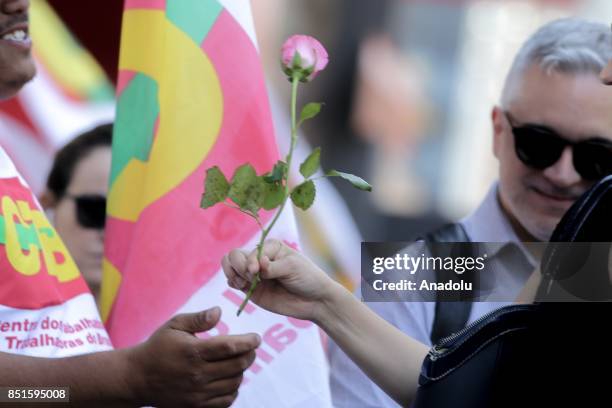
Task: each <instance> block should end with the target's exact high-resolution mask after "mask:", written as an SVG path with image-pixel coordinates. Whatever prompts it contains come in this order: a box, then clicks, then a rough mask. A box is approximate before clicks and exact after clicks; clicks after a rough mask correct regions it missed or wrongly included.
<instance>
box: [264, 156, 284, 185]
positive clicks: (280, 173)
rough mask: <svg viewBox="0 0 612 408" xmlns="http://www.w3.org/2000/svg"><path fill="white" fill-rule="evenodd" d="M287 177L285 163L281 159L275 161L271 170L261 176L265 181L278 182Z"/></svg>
mask: <svg viewBox="0 0 612 408" xmlns="http://www.w3.org/2000/svg"><path fill="white" fill-rule="evenodd" d="M286 178H287V163H285V162H284V161H282V160H279V161H277V162H276V164H275V165H274V167H273V168H272V171H271V172H269V173H266V174H265V175H264V176H263V180H264V181H265V182H266V183H279V182H281V181H282V180H284V179H286Z"/></svg>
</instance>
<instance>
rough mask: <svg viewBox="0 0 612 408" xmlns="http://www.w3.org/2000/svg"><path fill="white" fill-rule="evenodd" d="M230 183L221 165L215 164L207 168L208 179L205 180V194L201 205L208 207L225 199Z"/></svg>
mask: <svg viewBox="0 0 612 408" xmlns="http://www.w3.org/2000/svg"><path fill="white" fill-rule="evenodd" d="M229 189H230V185H229V183H228V182H227V179H226V178H225V176H224V175H223V172H222V171H221V170H220V169H219V167H217V166H214V167H211V168H209V169H208V170H206V180H205V181H204V194H203V195H202V201H201V202H200V207H202V208H208V207H212V206H213V205H215V204H217V203H220V202H222V201H225V199H226V198H227V193H228V191H229Z"/></svg>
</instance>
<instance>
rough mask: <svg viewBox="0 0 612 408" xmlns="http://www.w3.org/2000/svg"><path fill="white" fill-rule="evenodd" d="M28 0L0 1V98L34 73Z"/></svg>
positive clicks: (11, 93)
mask: <svg viewBox="0 0 612 408" xmlns="http://www.w3.org/2000/svg"><path fill="white" fill-rule="evenodd" d="M29 5H30V4H29V1H28V0H0V99H7V98H10V97H12V96H14V95H15V94H16V93H17V92H18V91H19V90H20V89H21V87H22V86H23V85H25V84H26V83H27V82H28V81H30V80H31V79H32V78H33V77H34V75H35V74H36V67H35V65H34V59H33V58H32V53H31V48H32V41H31V40H30V37H29V34H28V33H29V30H28V8H29Z"/></svg>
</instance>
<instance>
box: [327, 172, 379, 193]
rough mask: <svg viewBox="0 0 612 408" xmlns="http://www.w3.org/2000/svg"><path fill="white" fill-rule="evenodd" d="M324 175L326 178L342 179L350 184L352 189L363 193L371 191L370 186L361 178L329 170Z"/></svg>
mask: <svg viewBox="0 0 612 408" xmlns="http://www.w3.org/2000/svg"><path fill="white" fill-rule="evenodd" d="M325 175H326V176H328V177H342V178H343V179H345V180H346V181H348V182H349V183H351V184H352V185H353V187H356V188H358V189H360V190H363V191H372V186H371V185H370V184H369V183H368V182H367V181H365V180H364V179H362V178H361V177H358V176H355V175H354V174H350V173H343V172H341V171H337V170H329V171H328V172H327V173H325Z"/></svg>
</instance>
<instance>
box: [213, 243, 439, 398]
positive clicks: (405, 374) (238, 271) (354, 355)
mask: <svg viewBox="0 0 612 408" xmlns="http://www.w3.org/2000/svg"><path fill="white" fill-rule="evenodd" d="M223 269H224V271H225V274H226V276H227V278H228V283H229V285H230V286H232V287H234V288H236V289H240V290H246V289H247V288H248V286H249V285H250V282H251V281H252V280H253V279H254V277H255V274H256V273H257V272H260V276H261V278H262V282H260V284H259V285H258V286H257V289H256V290H255V292H254V293H253V296H252V297H251V299H252V300H253V301H254V302H255V303H257V304H259V305H260V306H261V307H263V308H266V309H268V310H270V311H272V312H275V313H280V314H283V315H287V316H292V317H296V318H300V319H308V320H312V321H313V322H315V323H317V324H318V325H319V326H320V327H321V328H323V330H325V332H326V333H327V334H328V335H329V336H330V337H331V338H333V339H334V341H335V342H336V343H337V344H338V345H339V346H340V347H341V348H342V349H343V350H344V352H345V353H346V354H347V355H348V356H349V357H350V358H351V359H352V360H353V361H355V363H356V364H357V365H359V367H361V369H362V370H363V371H364V372H365V373H366V374H367V375H368V376H369V377H370V378H371V379H372V380H373V381H374V382H376V383H377V384H378V385H379V386H380V387H381V388H382V389H383V390H385V392H386V393H388V394H389V395H390V396H391V397H392V398H393V399H395V400H396V401H397V402H398V403H400V404H402V405H408V404H409V403H410V402H411V401H412V399H413V398H414V395H415V392H416V389H417V384H418V376H419V373H420V368H421V364H422V362H423V359H424V358H425V356H426V354H427V351H428V348H427V347H426V346H425V345H424V344H422V343H419V342H418V341H416V340H414V339H412V338H410V337H409V336H406V335H405V334H403V333H402V332H400V331H399V330H398V329H396V328H395V327H394V326H392V325H391V324H389V323H387V322H386V321H384V320H383V319H381V318H380V317H379V316H378V315H376V314H375V313H374V312H372V311H371V310H370V309H368V308H367V307H366V306H365V305H364V304H362V303H361V302H359V300H357V299H356V298H355V297H354V296H353V295H352V294H351V293H350V292H348V291H347V290H346V289H344V288H343V287H342V286H341V285H340V284H338V283H337V282H335V281H333V280H332V279H331V278H329V277H328V276H327V274H325V272H323V271H322V270H320V269H319V268H318V267H317V266H316V265H314V264H313V263H312V262H310V261H309V260H308V259H306V258H305V257H304V256H302V255H301V254H299V253H298V252H296V251H294V250H292V249H291V248H289V247H287V246H286V245H284V244H282V243H281V242H279V241H268V242H266V244H265V246H264V256H263V257H262V259H261V262H258V261H257V259H256V254H255V253H252V254H251V255H248V256H247V254H245V253H244V252H241V251H232V252H231V253H230V254H229V255H228V256H227V257H225V258H224V259H223Z"/></svg>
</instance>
